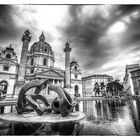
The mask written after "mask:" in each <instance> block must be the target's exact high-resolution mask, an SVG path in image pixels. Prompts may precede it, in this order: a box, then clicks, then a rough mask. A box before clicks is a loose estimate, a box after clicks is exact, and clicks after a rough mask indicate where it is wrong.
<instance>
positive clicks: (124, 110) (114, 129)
mask: <svg viewBox="0 0 140 140" xmlns="http://www.w3.org/2000/svg"><path fill="white" fill-rule="evenodd" d="M78 109H79V111H83V112H84V113H86V114H87V118H86V119H85V120H83V121H82V123H83V124H84V128H83V135H127V136H128V135H139V134H140V133H139V132H140V100H128V101H126V100H117V101H99V100H98V101H82V102H80V104H79V108H78V107H77V110H78Z"/></svg>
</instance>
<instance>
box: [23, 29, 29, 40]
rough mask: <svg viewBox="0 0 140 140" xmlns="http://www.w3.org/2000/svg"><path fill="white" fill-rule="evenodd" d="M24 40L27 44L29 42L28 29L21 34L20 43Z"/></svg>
mask: <svg viewBox="0 0 140 140" xmlns="http://www.w3.org/2000/svg"><path fill="white" fill-rule="evenodd" d="M24 40H28V41H29V42H30V40H31V35H30V32H29V30H28V29H27V30H26V31H25V32H24V34H23V37H22V41H24Z"/></svg>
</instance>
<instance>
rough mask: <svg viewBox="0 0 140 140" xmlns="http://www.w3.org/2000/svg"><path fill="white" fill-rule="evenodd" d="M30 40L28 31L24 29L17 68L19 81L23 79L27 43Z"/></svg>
mask: <svg viewBox="0 0 140 140" xmlns="http://www.w3.org/2000/svg"><path fill="white" fill-rule="evenodd" d="M30 40H31V35H30V32H29V31H28V30H26V31H25V32H24V35H23V37H22V41H23V46H22V52H21V58H20V65H19V70H18V81H21V82H23V81H24V80H25V72H26V62H27V54H28V45H29V42H30Z"/></svg>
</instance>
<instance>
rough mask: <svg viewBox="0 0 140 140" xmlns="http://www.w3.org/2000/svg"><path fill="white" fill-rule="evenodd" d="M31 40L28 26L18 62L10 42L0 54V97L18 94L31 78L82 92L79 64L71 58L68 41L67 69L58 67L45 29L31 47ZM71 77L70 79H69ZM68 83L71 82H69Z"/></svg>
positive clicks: (79, 94) (76, 94) (75, 92)
mask: <svg viewBox="0 0 140 140" xmlns="http://www.w3.org/2000/svg"><path fill="white" fill-rule="evenodd" d="M30 40H31V35H30V32H29V31H28V30H27V31H25V32H24V35H23V37H22V41H23V46H22V52H21V59H20V63H19V64H18V60H17V56H16V53H15V52H14V48H12V46H11V45H10V47H7V48H6V49H4V50H2V52H1V54H0V99H1V100H5V99H7V98H17V96H18V93H19V90H20V88H21V87H22V86H23V84H25V83H26V82H28V81H31V80H43V79H49V80H50V81H51V83H52V84H56V85H59V86H61V87H64V88H66V89H70V90H69V91H70V94H71V95H72V96H82V79H81V70H80V67H79V64H78V63H77V62H76V61H74V60H73V61H72V62H70V51H69V50H71V48H70V47H69V44H68V43H66V45H65V46H66V47H65V48H64V54H65V57H66V58H65V70H62V69H60V68H56V67H55V55H54V51H53V50H52V47H51V46H50V44H49V43H47V42H46V40H45V36H44V34H43V33H42V34H41V35H40V37H39V40H38V41H37V42H35V43H33V45H31V47H30V48H29V43H30ZM68 81H70V82H68ZM68 83H69V86H68Z"/></svg>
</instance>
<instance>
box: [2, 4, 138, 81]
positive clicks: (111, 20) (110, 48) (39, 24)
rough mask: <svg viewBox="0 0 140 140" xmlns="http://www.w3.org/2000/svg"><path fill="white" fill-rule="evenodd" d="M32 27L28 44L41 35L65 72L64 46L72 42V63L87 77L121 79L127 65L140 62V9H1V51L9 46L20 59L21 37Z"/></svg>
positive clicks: (56, 64)
mask: <svg viewBox="0 0 140 140" xmlns="http://www.w3.org/2000/svg"><path fill="white" fill-rule="evenodd" d="M26 29H29V31H30V32H31V35H32V40H31V42H30V46H31V45H32V44H33V43H34V42H36V41H38V37H39V36H40V34H41V32H42V31H43V32H44V34H45V36H46V41H47V42H48V43H50V45H51V46H52V49H53V50H54V52H55V60H56V62H55V66H56V67H61V68H63V69H64V57H65V54H64V52H63V48H64V47H65V43H66V41H69V40H71V41H70V42H71V48H72V52H71V60H72V59H73V58H75V60H76V61H78V62H79V65H80V67H81V69H82V73H83V76H87V75H90V74H100V73H101V74H109V75H112V76H113V77H114V78H119V79H120V80H122V78H123V76H124V71H125V66H126V65H127V64H133V63H139V61H140V6H139V5H1V6H0V49H3V48H4V47H7V46H9V44H10V43H11V44H12V46H13V48H15V52H16V53H17V55H18V58H20V52H21V47H22V41H21V37H22V35H23V32H24V31H25V30H26Z"/></svg>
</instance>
